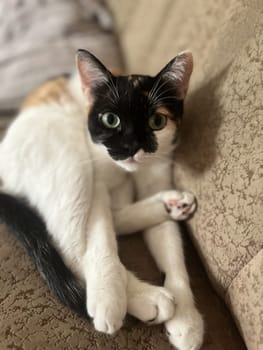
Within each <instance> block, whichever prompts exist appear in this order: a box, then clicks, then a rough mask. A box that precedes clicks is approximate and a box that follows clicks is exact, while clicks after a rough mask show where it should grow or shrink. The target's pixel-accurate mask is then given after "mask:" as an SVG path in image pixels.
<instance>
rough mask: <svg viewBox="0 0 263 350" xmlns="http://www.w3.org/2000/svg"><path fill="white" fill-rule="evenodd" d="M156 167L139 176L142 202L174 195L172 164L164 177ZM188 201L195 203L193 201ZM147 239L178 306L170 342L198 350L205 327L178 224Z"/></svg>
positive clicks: (185, 349)
mask: <svg viewBox="0 0 263 350" xmlns="http://www.w3.org/2000/svg"><path fill="white" fill-rule="evenodd" d="M156 166H157V168H156ZM156 166H154V165H153V166H152V167H148V168H147V177H146V176H145V174H144V172H139V173H138V174H137V175H136V184H137V191H138V195H139V198H146V197H148V196H150V195H153V194H154V193H156V192H160V193H161V195H162V194H163V193H167V192H170V191H167V190H170V189H171V185H172V180H171V175H170V174H171V170H170V164H169V163H167V164H162V169H163V172H162V174H160V171H159V169H160V166H159V165H158V164H156ZM165 196H166V195H165ZM190 197H191V196H190ZM178 199H180V198H175V200H174V201H170V203H169V206H168V207H167V210H168V211H171V212H173V207H175V208H174V209H175V215H176V213H177V209H180V208H181V209H184V206H182V205H179V208H177V209H176V206H178ZM188 199H189V201H190V202H191V201H192V199H191V198H188ZM190 208H192V206H190ZM191 210H192V209H188V213H189V212H191ZM185 214H187V213H185ZM144 238H145V241H146V243H147V245H148V247H149V249H150V251H151V253H152V255H153V257H154V258H155V260H156V262H157V265H158V267H159V268H160V270H161V271H163V272H164V273H165V287H166V288H167V289H168V290H170V292H172V294H173V296H174V299H175V303H176V311H175V314H174V317H173V318H172V319H171V320H169V321H167V322H166V323H165V327H166V330H167V333H168V335H169V340H170V342H171V343H172V344H173V345H174V346H175V347H176V348H177V349H179V350H198V349H199V348H200V346H201V344H202V340H203V333H204V326H203V320H202V317H201V315H200V314H199V312H198V310H197V309H196V307H195V303H194V299H193V295H192V291H191V288H190V283H189V278H188V273H187V270H186V267H185V262H184V252H183V246H182V240H181V236H180V232H179V228H178V226H177V223H175V222H172V221H171V220H169V221H164V222H163V223H161V224H159V225H156V226H153V227H150V228H148V229H146V230H145V231H144Z"/></svg>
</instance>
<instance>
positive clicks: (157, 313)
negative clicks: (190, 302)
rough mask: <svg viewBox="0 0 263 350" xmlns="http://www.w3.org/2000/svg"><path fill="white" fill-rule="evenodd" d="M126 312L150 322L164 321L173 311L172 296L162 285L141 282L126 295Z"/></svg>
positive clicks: (169, 317) (170, 316)
mask: <svg viewBox="0 0 263 350" xmlns="http://www.w3.org/2000/svg"><path fill="white" fill-rule="evenodd" d="M128 312H129V314H131V315H132V316H134V317H136V318H138V319H139V320H141V321H143V322H148V323H150V324H158V323H162V322H165V321H167V320H169V319H171V318H172V317H173V315H174V312H175V304H174V301H173V296H172V294H171V293H170V292H169V291H168V290H167V289H165V288H164V287H157V286H152V285H150V284H147V283H144V282H141V285H140V287H139V288H138V289H137V290H136V291H134V292H133V293H132V294H131V295H129V296H128Z"/></svg>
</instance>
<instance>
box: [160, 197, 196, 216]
mask: <svg viewBox="0 0 263 350" xmlns="http://www.w3.org/2000/svg"><path fill="white" fill-rule="evenodd" d="M161 199H162V200H163V202H164V205H165V209H166V210H167V212H168V214H169V216H170V217H171V218H172V219H173V220H185V219H187V218H188V217H189V216H190V215H191V214H193V212H194V211H195V209H196V200H195V196H194V195H193V194H192V193H191V192H179V191H165V192H162V193H161Z"/></svg>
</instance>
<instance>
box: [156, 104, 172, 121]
mask: <svg viewBox="0 0 263 350" xmlns="http://www.w3.org/2000/svg"><path fill="white" fill-rule="evenodd" d="M155 112H156V113H157V114H163V115H165V116H166V117H167V118H171V117H172V114H171V112H169V111H168V109H166V108H165V107H163V106H161V107H158V108H157V109H156V110H155Z"/></svg>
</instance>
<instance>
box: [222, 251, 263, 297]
mask: <svg viewBox="0 0 263 350" xmlns="http://www.w3.org/2000/svg"><path fill="white" fill-rule="evenodd" d="M262 251H263V248H261V249H260V250H259V251H258V252H257V254H256V255H254V256H253V257H252V258H251V259H250V260H249V261H248V262H247V263H246V264H245V265H244V266H243V267H242V269H241V270H239V271H238V273H237V274H236V275H235V276H234V277H233V279H232V281H231V282H230V283H229V285H228V287H227V288H226V290H225V292H224V301H225V302H227V301H226V297H227V294H228V291H229V289H230V288H231V286H232V283H233V282H234V281H235V280H236V278H238V276H239V275H240V274H241V273H242V271H243V270H244V269H245V268H246V266H247V265H249V264H250V263H251V262H252V261H253V260H254V259H255V258H256V257H257V256H258V255H259V254H260V253H261V252H262Z"/></svg>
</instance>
